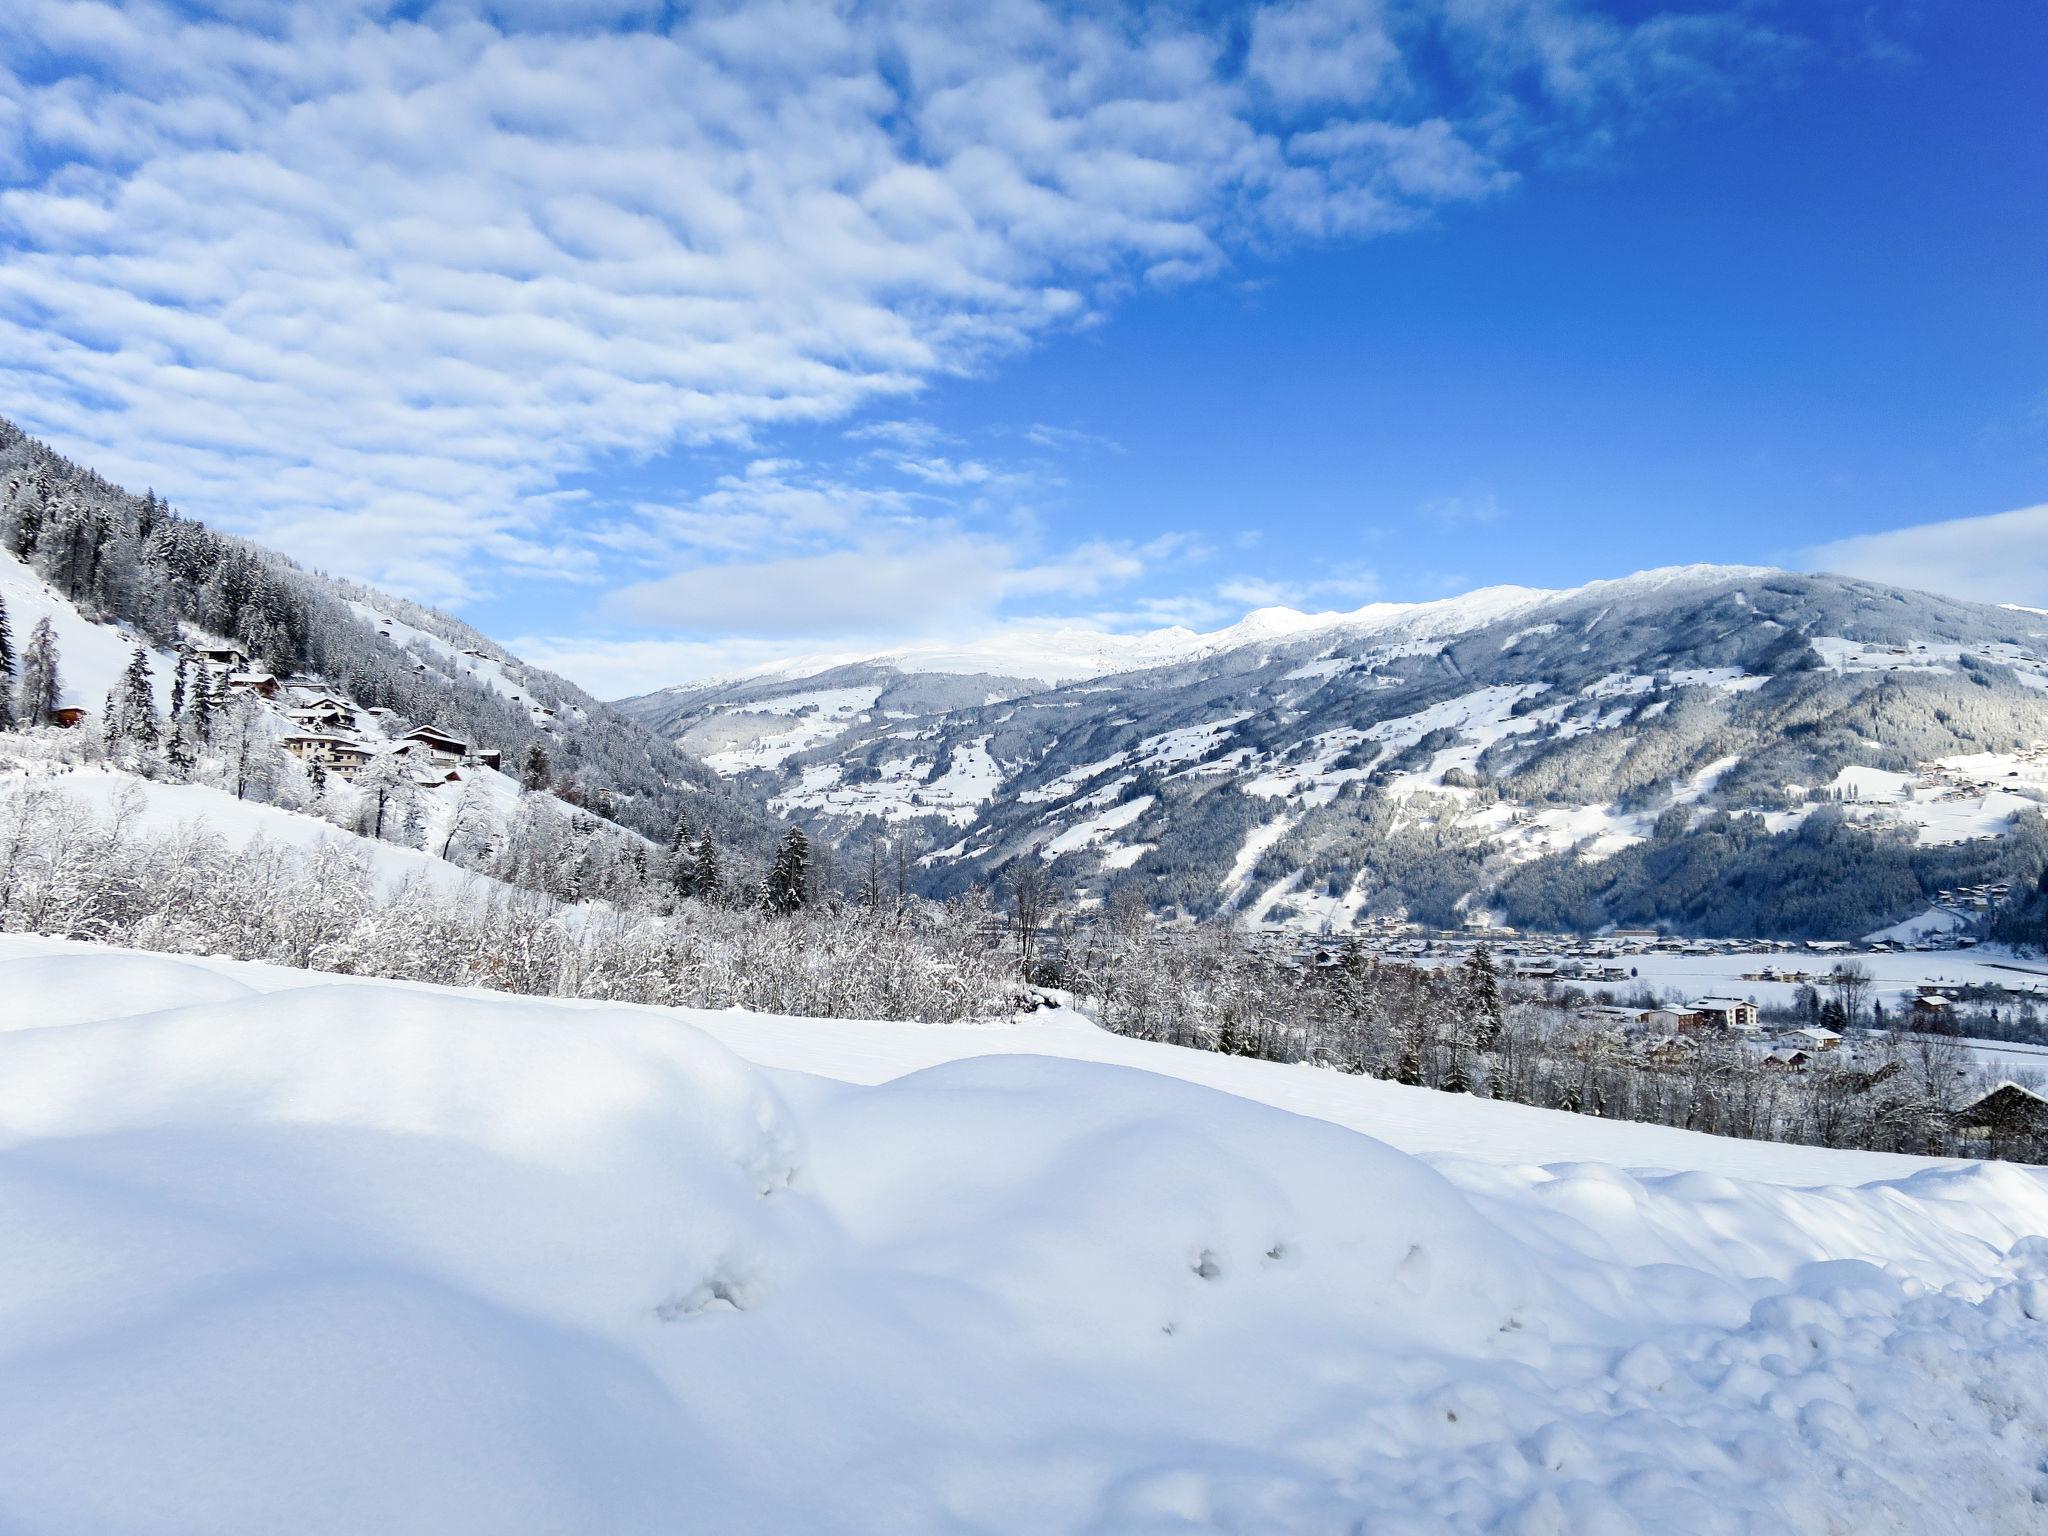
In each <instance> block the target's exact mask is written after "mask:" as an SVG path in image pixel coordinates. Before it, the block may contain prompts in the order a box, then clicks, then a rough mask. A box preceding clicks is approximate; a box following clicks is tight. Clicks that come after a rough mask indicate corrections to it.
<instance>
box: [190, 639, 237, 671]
mask: <svg viewBox="0 0 2048 1536" xmlns="http://www.w3.org/2000/svg"><path fill="white" fill-rule="evenodd" d="M192 658H193V660H195V661H199V662H203V663H205V664H206V665H207V666H209V667H226V668H227V669H228V670H229V671H230V672H239V671H242V670H243V669H244V668H246V667H247V666H248V665H249V656H248V653H247V652H246V651H244V650H242V648H241V647H240V646H234V645H196V646H194V647H193V648H192Z"/></svg>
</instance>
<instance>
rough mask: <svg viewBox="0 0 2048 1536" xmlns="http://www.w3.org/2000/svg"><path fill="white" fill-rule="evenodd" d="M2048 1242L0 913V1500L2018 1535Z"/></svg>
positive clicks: (1336, 1108) (2040, 1179) (1525, 1114)
mask: <svg viewBox="0 0 2048 1536" xmlns="http://www.w3.org/2000/svg"><path fill="white" fill-rule="evenodd" d="M1219 1090H1221V1091H1219ZM1362 1133H1372V1134H1362ZM1417 1154H1425V1155H1417ZM1540 1164H1551V1165H1552V1166H1549V1167H1543V1166H1539V1165H1540ZM1627 1167H1635V1168H1638V1169H1644V1168H1660V1169H1664V1170H1670V1171H1668V1172H1664V1173H1643V1172H1638V1173H1630V1172H1626V1171H1623V1170H1624V1169H1625V1168H1627ZM2044 1231H2048V1175H2043V1174H2041V1173H2039V1172H2035V1171H2030V1170H2023V1169H2019V1168H2013V1167H1998V1166H1976V1165H1968V1164H1940V1165H1936V1164H1918V1163H1914V1162H1912V1161H1909V1160H1905V1159H1892V1158H1883V1157H1875V1156H1869V1155H1859V1154H1838V1153H1827V1152H1819V1151H1813V1150H1806V1149H1792V1148H1776V1147H1768V1146H1761V1145H1754V1144H1745V1143H1739V1142H1727V1141H1718V1140H1712V1139H1709V1138H1704V1137H1695V1136H1690V1135H1687V1134H1685V1133H1682V1132H1677V1131H1671V1130H1665V1129H1660V1128H1649V1127H1634V1126H1626V1125H1618V1124H1607V1123H1603V1122H1600V1121H1598V1120H1594V1119H1591V1118H1589V1117H1584V1116H1569V1115H1561V1114H1554V1113H1549V1112H1545V1111H1539V1110H1531V1109H1524V1108H1520V1107H1518V1106H1511V1105H1497V1104H1490V1103H1485V1102H1482V1101H1477V1100H1472V1099H1467V1098H1462V1097H1454V1096H1451V1095H1444V1094H1432V1093H1428V1092H1426V1091H1424V1090H1409V1089H1402V1088H1399V1087H1396V1086H1394V1085H1390V1084H1382V1083H1373V1082H1367V1081H1363V1080H1360V1079H1355V1078H1344V1077H1340V1076H1337V1075H1335V1074H1330V1073H1321V1072H1315V1071H1312V1070H1309V1069H1305V1068H1292V1067H1279V1066H1272V1065H1269V1064H1264V1063H1258V1062H1249V1061H1241V1060H1235V1059H1226V1058H1222V1057H1217V1056H1213V1055H1204V1054H1200V1053H1191V1052H1177V1051H1173V1050H1171V1049H1169V1048H1167V1047H1163V1046H1145V1045H1141V1044H1139V1043H1136V1042H1131V1041H1123V1040H1117V1039H1113V1038H1111V1037H1108V1036H1105V1035H1102V1034H1100V1033H1098V1032H1096V1031H1094V1030H1092V1029H1090V1028H1089V1027H1087V1026H1086V1025H1085V1024H1084V1023H1082V1022H1080V1021H1078V1020H1076V1019H1074V1018H1073V1017H1072V1016H1070V1015H1064V1014H1059V1013H1055V1014H1052V1015H1049V1016H1040V1017H1039V1018H1038V1019H1036V1020H1035V1021H1033V1022H1027V1023H1021V1024H1018V1025H1015V1026H989V1027H983V1028H975V1027H954V1028H945V1027H936V1026H910V1025H888V1024H872V1025H864V1024H857V1023H846V1022H842V1021H805V1020H788V1019H768V1018H758V1017H753V1016H749V1015H744V1014H738V1013H723V1014H702V1013H699V1014H679V1013H668V1012H662V1011H659V1010H652V1009H631V1008H620V1007H609V1006H603V1005H589V1004H563V1003H549V1002H538V1001H529V1000H521V999H512V998H505V997H497V996H491V995H488V994H480V993H456V992H448V991H442V990H437V989H433V988H426V987H411V986H400V985H394V984H374V983H364V982H351V981H345V980H341V979H337V978H327V977H321V976H316V975H309V974H306V973H297V972H290V971H282V970H275V969H266V968H261V967H253V966H241V965H233V964H228V963H213V962H188V961H179V960H173V959H167V958H164V957H158V956H146V955H136V954H131V953H126V952H122V951H115V950H103V949H92V948H87V947H84V946H79V945H71V944H63V943H58V942H54V941H43V940H30V939H21V938H7V939H0V1233H4V1235H5V1239H6V1240H5V1242H4V1243H0V1530H5V1531H7V1532H9V1533H14V1532H33V1533H42V1532H79V1533H86V1532H91V1533H102V1532H166V1533H168V1532H207V1533H225V1532H245V1531H246V1532H258V1531H261V1532H272V1531H292V1532H337V1533H339V1532H349V1533H358V1532H369V1531H375V1532H437V1533H445V1532H477V1533H493V1536H498V1533H515V1532H640V1531H647V1532H700V1531H701V1532H721V1533H723V1532H802V1533H809V1532H828V1531H829V1532H840V1531H848V1532H876V1533H882V1532H888V1533H906V1532H1049V1531H1080V1532H1102V1533H1108V1532H1117V1533H1124V1532H1147V1533H1150V1532H1162V1533H1163V1532H1190V1531H1233V1532H1261V1533H1280V1532H1288V1533H1297V1532H1333V1533H1336V1532H1366V1533H1372V1536H1379V1533H1382V1532H1397V1533H1423V1532H1443V1531H1474V1532H1477V1531H1489V1532H1490V1531H1506V1532H1517V1533H1534V1532H1552V1533H1567V1532H1573V1533H1576V1532H1596V1533H1598V1532H1674V1531H1677V1532H1695V1531H1698V1532H1731V1533H1732V1532H1741V1533H1754V1536H1763V1533H1767V1532H1768V1533H1779V1532H1788V1531H1800V1532H1806V1531H1812V1532H1821V1531H1838V1530H1839V1531H1852V1530H1853V1531H1857V1532H1906V1531H1912V1532H1972V1533H1976V1532H1987V1533H2006V1532H2011V1533H2018V1532H2037V1531H2039V1530H2040V1529H2041V1520H2042V1515H2043V1510H2044V1508H2048V1504H2044V1502H2043V1501H2044V1500H2048V1473H2044V1470H2043V1446H2044V1444H2048V1241H2044V1240H2043V1239H2042V1238H2040V1237H2039V1236H2037V1235H2036V1234H2040V1233H2042V1232H2044Z"/></svg>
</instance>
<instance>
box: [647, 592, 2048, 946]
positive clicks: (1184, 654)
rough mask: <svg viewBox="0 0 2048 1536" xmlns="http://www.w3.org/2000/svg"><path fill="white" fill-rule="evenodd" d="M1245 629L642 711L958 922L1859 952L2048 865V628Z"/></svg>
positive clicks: (1846, 613) (676, 693) (1734, 596)
mask: <svg viewBox="0 0 2048 1536" xmlns="http://www.w3.org/2000/svg"><path fill="white" fill-rule="evenodd" d="M1247 625H1249V626H1251V628H1250V629H1246V628H1244V627H1238V628H1235V629H1233V630H1226V631H1222V632H1220V634H1218V635H1214V636H1195V635H1188V634H1186V633H1185V632H1181V633H1178V634H1176V633H1174V632H1167V634H1166V635H1164V636H1147V637H1139V640H1138V641H1137V642H1134V643H1132V644H1130V645H1129V646H1127V647H1124V648H1122V649H1120V650H1119V648H1118V647H1116V646H1114V645H1112V646H1109V647H1107V649H1108V650H1109V651H1110V652H1112V653H1113V654H1115V655H1116V656H1117V658H1118V660H1117V664H1115V665H1113V666H1106V667H1102V668H1099V669H1097V670H1095V671H1093V672H1091V673H1089V674H1088V675H1086V676H1071V675H1070V676H1066V677H1063V678H1058V679H1056V680H1053V681H1050V682H1045V681H1042V680H1041V676H1034V675H1033V674H1034V673H1036V674H1041V675H1042V674H1043V673H1044V672H1045V671H1046V670H1047V669H1048V667H1049V666H1050V665H1051V663H1050V662H1046V663H1041V664H1037V665H1033V664H1032V663H1031V660H1030V657H1029V656H1028V654H1027V655H1014V654H1013V655H1011V656H1010V657H1008V658H1007V660H1006V663H1005V665H1004V666H1003V667H1001V668H991V669H990V670H988V671H967V670H958V669H955V670H945V669H942V668H940V667H937V666H933V665H930V664H928V662H927V661H926V660H924V659H923V658H922V657H921V656H920V654H919V653H917V652H914V651H913V652H906V653H899V654H896V655H891V656H878V657H871V658H858V659H855V658H824V659H822V660H823V664H822V665H819V666H817V667H815V669H812V670H806V668H805V667H804V666H801V665H799V666H784V667H782V668H779V669H778V670H777V671H776V672H774V673H773V674H770V675H756V676H753V677H748V678H740V679H728V680H724V681H721V682H718V683H715V684H710V685H703V686H700V687H697V688H694V689H687V688H686V689H668V690H664V691H662V692H660V693H656V694H651V695H647V696H644V697H642V698H638V699H629V700H624V701H621V703H620V704H619V706H618V707H619V708H620V710H621V711H622V712H623V713H625V714H627V715H629V716H631V717H633V718H635V719H638V720H641V721H642V722H644V723H646V724H648V725H649V726H651V727H652V728H654V729H657V730H659V731H662V732H663V733H665V734H667V735H669V736H670V737H671V738H672V739H676V740H679V741H682V742H686V743H688V744H689V745H690V746H691V747H693V748H694V749H696V750H699V751H702V752H705V753H706V754H707V760H708V761H709V762H710V763H711V764H712V766H714V767H716V768H718V769H719V770H721V771H722V772H725V773H727V774H729V775H731V776H732V777H733V778H734V779H735V780H736V781H738V782H740V783H743V784H745V785H748V786H749V787H751V788H753V789H755V790H756V791H757V792H759V793H761V794H763V795H765V796H768V797H769V798H770V803H771V805H772V806H773V807H774V808H776V809H778V810H780V811H782V812H784V813H786V814H789V815H791V816H794V817H797V818H800V819H802V820H804V821H806V822H808V823H810V824H811V825H812V826H813V827H815V828H817V829H819V830H821V831H823V832H825V833H827V834H828V835H831V836H834V837H837V838H839V839H841V840H842V841H850V842H853V843H855V844H857V843H858V842H860V841H861V840H862V839H864V838H867V837H871V836H876V835H881V834H884V833H886V834H888V835H892V836H905V835H907V836H909V837H911V838H912V839H913V840H914V841H916V842H918V843H921V844H922V860H921V867H922V869H923V871H924V877H925V879H926V881H927V882H928V884H929V885H930V887H931V888H933V889H934V890H938V891H945V890H952V889H957V888H959V887H961V886H964V885H966V884H969V883H972V882H975V881H980V880H985V879H988V878H990V877H992V876H998V875H1000V874H1001V873H1002V872H1003V871H1004V870H1005V869H1006V868H1007V867H1009V866H1011V865H1013V864H1014V863H1015V862H1016V861H1019V860H1024V859H1035V860H1037V861H1039V862H1040V863H1041V864H1043V865H1045V866H1046V867H1048V868H1049V869H1050V870H1051V871H1052V872H1053V873H1054V874H1055V876H1057V877H1058V878H1059V879H1060V881H1061V882H1062V883H1063V884H1065V885H1067V886H1068V887H1070V888H1071V889H1072V890H1073V891H1074V892H1075V893H1076V894H1078V895H1079V896H1081V897H1083V898H1084V899H1092V898H1098V897H1102V896H1106V895H1107V894H1108V893H1109V892H1111V891H1113V890H1116V889H1118V888H1120V887H1129V888H1132V889H1135V890H1137V891H1139V892H1141V893H1142V894H1143V895H1144V896H1145V898H1146V899H1147V901H1148V902H1149V904H1150V905H1151V906H1152V907H1153V908H1154V909H1155V910H1157V911H1162V912H1182V913H1187V914H1192V915H1197V916H1209V915H1216V914H1221V913H1229V914H1239V915H1242V916H1244V917H1246V918H1248V919H1251V920H1255V921H1261V922H1269V923H1278V924H1292V925H1297V926H1305V927H1311V928H1317V929H1324V928H1327V929H1334V930H1338V931H1342V930H1346V929H1350V928H1352V927H1355V926H1357V925H1358V924H1360V923H1362V922H1365V921H1367V920H1368V919H1371V918H1373V917H1376V916H1393V915H1395V914H1398V913H1401V912H1405V913H1406V914H1407V915H1408V916H1410V917H1411V918H1413V919H1416V920H1419V921H1422V922H1424V923H1427V924H1431V925H1445V926H1448V925H1454V924H1459V923H1464V922H1468V921H1475V920H1479V921H1483V920H1492V921H1496V922H1503V923H1508V924H1512V925H1517V926H1525V927H1536V928H1545V929H1563V930H1594V929H1598V928H1601V927H1603V926H1606V925H1609V924H1622V925H1629V926H1633V925H1638V924H1644V925H1647V924H1652V923H1661V924H1664V925H1666V926H1668V927H1670V928H1672V929H1674V930H1677V931H1681V932H1687V933H1697V934H1715V935H1732V936H1752V935H1753V936H1762V935H1767V934H1768V935H1774V936H1781V937H1830V938H1833V937H1844V936H1850V937H1853V936H1858V935H1861V934H1863V933H1866V932H1870V931H1872V930H1875V929H1878V928H1881V927H1883V926H1885V925H1886V924H1889V923H1892V922H1896V921H1899V920H1902V919H1907V918H1911V917H1913V916H1914V915H1915V914H1918V913H1924V912H1925V911H1926V910H1927V908H1928V906H1929V905H1930V903H1932V902H1934V901H1935V900H1937V899H1938V898H1939V897H1941V896H1942V894H1943V893H1944V892H1953V891H1955V890H1957V889H1959V888H1961V887H1965V886H1977V885H1988V884H1993V883H1997V882H2000V881H2005V882H2008V883H2009V882H2011V881H2013V880H2018V879H2031V878H2032V877H2034V876H2036V875H2037V874H2038V871H2039V868H2040V866H2041V864H2042V863H2043V862H2044V861H2048V835H2044V831H2043V824H2042V820H2041V805H2042V803H2043V802H2044V801H2048V753H2044V751H2043V744H2044V743H2048V623H2044V621H2043V618H2042V616H2041V615H2038V614H2032V613H2028V612H2025V611H2023V610H2015V609H2011V608H2002V607H1993V606H1989V605H1984V604H1976V603H1968V602H1960V601H1957V600H1954V599H1950V598H1945V597H1939V596H1935V595H1932V594H1928V593H1918V592H1909V591H1904V590H1900V589H1897V588H1892V587H1886V586H1881V585H1877V584H1874V583H1870V582H1864V581H1856V580H1851V579H1848V578H1844V577H1838V576H1830V575H1808V574H1799V573H1793V572H1787V571H1777V570H1771V569H1766V568H1759V567H1747V566H1712V565H1700V566H1683V567H1675V568H1670V569H1664V570H1656V571H1647V572H1642V573H1640V574H1637V575H1634V576H1628V577H1624V578H1621V579H1619V580H1613V581H1599V582H1593V583H1591V584H1589V585H1587V586H1584V587H1579V588H1574V589H1570V590H1564V591H1544V590H1537V589H1531V588H1522V587H1501V588H1490V589H1486V590H1484V591H1480V592H1475V593H1471V594H1469V595H1467V596H1464V597H1458V598H1451V599H1447V600H1444V601H1441V602H1432V603H1419V604H1389V603H1382V604H1374V605H1372V606H1370V607H1368V608H1364V609H1360V610H1358V611H1357V612H1355V613H1349V614H1325V615H1314V616H1311V615H1300V614H1291V613H1286V612H1284V611H1283V612H1282V613H1279V614H1274V613H1267V614H1263V615H1255V616H1254V617H1253V619H1251V620H1248V621H1247ZM1147 646H1151V647H1154V648H1156V649H1155V654H1154V656H1153V657H1145V655H1144V652H1145V648H1146V647H1147ZM1159 653H1164V654H1163V655H1161V654H1159ZM1073 654H1074V652H1073V650H1072V648H1068V649H1067V650H1065V651H1063V652H1061V653H1060V657H1061V658H1065V657H1071V656H1072V655H1073ZM948 660H952V658H948ZM1148 661H1149V664H1147V663H1148Z"/></svg>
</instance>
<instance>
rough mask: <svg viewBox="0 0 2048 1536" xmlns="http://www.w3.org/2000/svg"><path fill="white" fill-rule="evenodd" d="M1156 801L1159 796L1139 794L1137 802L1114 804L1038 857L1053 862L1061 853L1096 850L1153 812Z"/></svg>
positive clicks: (1064, 834)
mask: <svg viewBox="0 0 2048 1536" xmlns="http://www.w3.org/2000/svg"><path fill="white" fill-rule="evenodd" d="M1157 798H1158V796H1156V795H1139V796H1138V797H1137V798H1136V799H1133V800H1126V801H1124V802H1123V803H1122V804H1121V805H1112V806H1110V807H1109V808H1108V809H1107V810H1103V811H1098V812H1097V813H1096V814H1095V815H1093V816H1091V817H1089V818H1088V820H1086V821H1083V822H1078V823H1076V824H1075V825H1073V826H1071V827H1068V828H1067V829H1066V830H1065V831H1064V832H1062V833H1060V835H1059V836H1057V837H1055V838H1053V839H1052V840H1051V841H1049V842H1048V843H1047V844H1046V845H1045V846H1044V847H1043V848H1041V849H1039V850H1038V856H1039V857H1040V858H1041V859H1044V860H1045V861H1046V862H1047V863H1051V862H1052V861H1053V860H1054V859H1057V858H1059V857H1060V856H1061V855H1062V854H1067V853H1078V852H1080V851H1081V850H1082V849H1083V848H1091V847H1096V846H1098V845H1100V844H1101V843H1102V842H1104V841H1105V840H1106V839H1108V838H1109V836H1110V835H1111V834H1112V833H1116V832H1121V831H1122V830H1123V829H1124V828H1125V827H1128V826H1129V825H1130V824H1131V823H1132V822H1134V821H1136V820H1137V819H1138V818H1139V817H1141V816H1143V815H1144V814H1145V813H1146V812H1147V811H1149V810H1151V809H1152V802H1153V801H1154V800H1156V799H1157ZM1133 862H1135V860H1133Z"/></svg>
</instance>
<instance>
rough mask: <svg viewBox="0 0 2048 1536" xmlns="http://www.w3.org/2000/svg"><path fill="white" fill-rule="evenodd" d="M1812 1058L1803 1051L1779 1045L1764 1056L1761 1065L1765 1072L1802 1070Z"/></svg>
mask: <svg viewBox="0 0 2048 1536" xmlns="http://www.w3.org/2000/svg"><path fill="white" fill-rule="evenodd" d="M1812 1060H1813V1058H1812V1057H1811V1056H1809V1055H1808V1054H1807V1053H1806V1052H1805V1051H1802V1050H1798V1049H1796V1048H1794V1047H1791V1046H1781V1047H1780V1048H1779V1049H1777V1050H1775V1051H1772V1052H1771V1053H1770V1055H1768V1056H1766V1057H1765V1058H1764V1061H1763V1065H1764V1070H1765V1071H1766V1072H1804V1071H1805V1070H1806V1067H1807V1063H1809V1062H1810V1061H1812Z"/></svg>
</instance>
